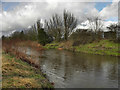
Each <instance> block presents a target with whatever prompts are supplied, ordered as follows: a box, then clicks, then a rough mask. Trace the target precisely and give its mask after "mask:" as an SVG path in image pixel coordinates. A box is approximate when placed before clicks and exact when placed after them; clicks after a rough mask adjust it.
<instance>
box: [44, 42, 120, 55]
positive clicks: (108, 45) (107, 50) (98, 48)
mask: <svg viewBox="0 0 120 90" xmlns="http://www.w3.org/2000/svg"><path fill="white" fill-rule="evenodd" d="M119 45H120V44H118V43H114V42H113V41H110V40H101V41H99V42H93V43H90V44H85V45H82V44H81V45H79V46H70V45H66V43H65V42H62V44H61V43H51V44H47V45H46V46H45V48H47V49H51V48H53V49H56V48H59V47H63V48H64V49H67V50H73V48H74V49H75V50H74V51H76V52H84V53H90V54H99V55H111V56H120V53H119V49H118V46H119Z"/></svg>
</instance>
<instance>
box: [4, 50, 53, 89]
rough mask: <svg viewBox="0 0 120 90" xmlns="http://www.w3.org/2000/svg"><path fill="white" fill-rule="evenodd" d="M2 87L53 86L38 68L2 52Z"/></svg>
mask: <svg viewBox="0 0 120 90" xmlns="http://www.w3.org/2000/svg"><path fill="white" fill-rule="evenodd" d="M2 74H3V75H2V88H53V86H52V85H51V83H50V82H49V81H48V80H47V79H46V78H45V77H44V75H43V73H42V72H41V71H40V69H38V68H35V67H33V66H31V65H30V64H28V63H27V62H24V61H22V60H20V59H17V58H16V57H15V56H14V55H10V54H9V53H8V54H7V53H5V52H4V51H3V52H2Z"/></svg>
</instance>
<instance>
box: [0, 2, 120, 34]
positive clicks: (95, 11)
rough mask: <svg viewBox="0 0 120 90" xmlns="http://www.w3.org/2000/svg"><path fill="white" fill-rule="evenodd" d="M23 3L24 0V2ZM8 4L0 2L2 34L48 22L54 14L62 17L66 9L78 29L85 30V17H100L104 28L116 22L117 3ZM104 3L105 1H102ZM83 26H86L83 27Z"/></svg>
mask: <svg viewBox="0 0 120 90" xmlns="http://www.w3.org/2000/svg"><path fill="white" fill-rule="evenodd" d="M24 1H25V0H24ZM30 1H31V2H17V1H16V2H14V0H12V1H11V2H10V0H9V2H6V1H4V0H3V1H2V2H1V3H0V7H2V8H1V9H2V11H0V25H1V26H2V28H1V29H0V31H2V34H5V35H7V34H11V33H12V32H14V31H20V30H24V29H27V28H28V27H30V26H31V25H33V24H34V23H35V22H36V20H38V19H42V21H43V22H44V20H49V19H50V18H51V16H52V15H53V14H55V13H57V14H59V15H61V16H62V14H63V10H64V9H66V10H68V11H69V12H71V13H73V14H74V16H75V17H76V18H77V19H78V27H79V28H87V27H88V26H87V24H88V21H87V20H86V17H89V16H100V17H101V18H102V19H103V20H104V26H105V27H106V26H109V25H110V24H111V23H117V22H118V1H119V0H111V2H98V1H96V0H94V2H88V1H87V0H82V1H81V2H78V1H76V2H75V0H69V1H67V2H65V0H64V2H63V1H61V0H44V2H43V1H41V2H34V1H35V0H30ZM104 1H105V0H104ZM83 24H86V25H84V26H83Z"/></svg>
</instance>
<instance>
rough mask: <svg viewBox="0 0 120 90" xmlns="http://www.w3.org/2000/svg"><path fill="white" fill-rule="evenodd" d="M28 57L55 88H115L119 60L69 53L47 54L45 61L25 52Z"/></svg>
mask: <svg viewBox="0 0 120 90" xmlns="http://www.w3.org/2000/svg"><path fill="white" fill-rule="evenodd" d="M26 53H27V54H31V55H35V56H36V58H35V57H33V58H35V59H34V60H37V61H39V62H40V65H41V67H42V69H43V71H44V72H45V73H46V74H47V76H48V77H49V79H50V81H52V82H54V83H55V87H57V88H59V87H69V88H74V87H76V88H115V87H116V88H117V87H118V58H117V57H111V56H100V55H91V54H83V53H73V52H70V51H64V50H62V51H59V50H46V51H45V52H43V53H42V55H43V56H45V57H46V58H39V56H40V53H39V52H38V51H35V50H33V49H28V50H27V52H26Z"/></svg>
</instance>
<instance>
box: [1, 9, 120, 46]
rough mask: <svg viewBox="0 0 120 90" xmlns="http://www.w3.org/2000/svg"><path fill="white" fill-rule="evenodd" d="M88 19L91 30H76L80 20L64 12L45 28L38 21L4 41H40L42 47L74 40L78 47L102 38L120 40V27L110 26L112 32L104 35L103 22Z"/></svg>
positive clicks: (49, 21)
mask: <svg viewBox="0 0 120 90" xmlns="http://www.w3.org/2000/svg"><path fill="white" fill-rule="evenodd" d="M86 19H87V20H88V22H89V26H90V27H89V29H86V30H84V29H77V30H76V27H77V25H78V19H77V18H76V17H75V16H74V15H73V14H72V13H71V12H69V11H67V10H64V11H63V15H62V16H60V15H58V14H57V13H56V14H54V15H52V17H51V18H50V19H49V20H45V21H44V27H43V23H41V20H37V22H36V23H35V24H34V25H32V26H31V28H29V29H27V30H22V31H21V32H18V31H17V32H14V33H13V34H12V35H11V36H10V37H5V36H2V39H3V40H4V39H6V38H7V39H21V40H32V41H38V42H39V43H40V44H42V45H45V44H47V43H50V42H52V41H56V42H60V41H67V40H74V42H75V43H74V45H77V44H85V43H91V42H93V41H95V40H100V39H102V38H108V39H114V40H116V38H118V35H119V34H118V29H119V28H120V26H119V25H117V24H112V25H110V26H109V27H107V28H108V29H109V30H110V32H109V33H104V31H103V29H102V27H103V22H102V19H101V18H100V17H99V16H96V17H87V18H86ZM111 35H112V36H111Z"/></svg>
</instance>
